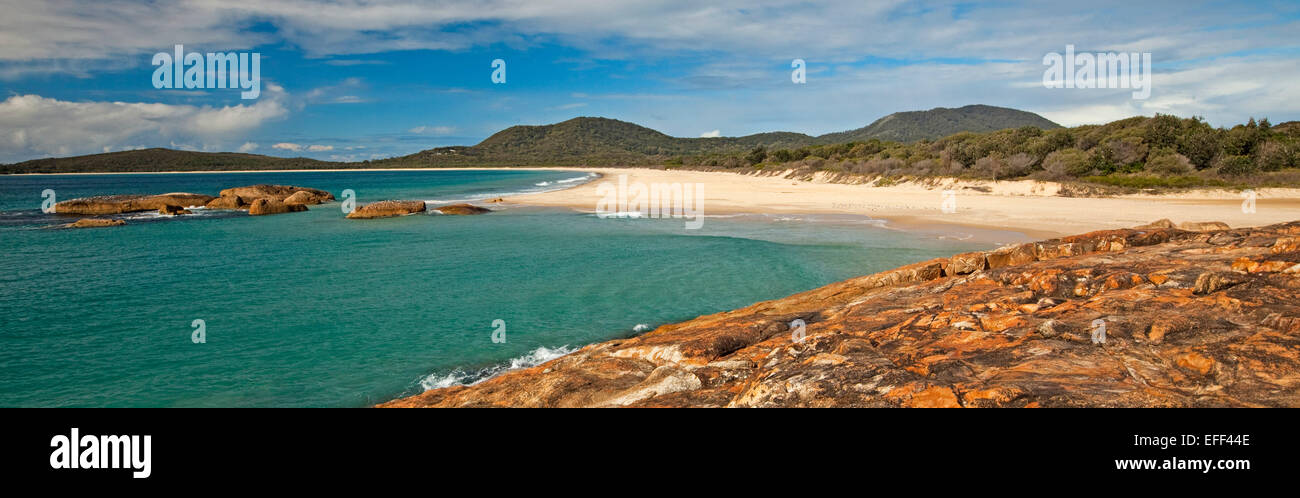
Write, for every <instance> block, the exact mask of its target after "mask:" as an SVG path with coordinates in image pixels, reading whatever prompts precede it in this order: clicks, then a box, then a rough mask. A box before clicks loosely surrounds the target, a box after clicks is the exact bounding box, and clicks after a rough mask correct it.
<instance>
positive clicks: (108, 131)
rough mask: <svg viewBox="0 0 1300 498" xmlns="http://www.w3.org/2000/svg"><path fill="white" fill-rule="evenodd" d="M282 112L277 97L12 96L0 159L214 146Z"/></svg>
mask: <svg viewBox="0 0 1300 498" xmlns="http://www.w3.org/2000/svg"><path fill="white" fill-rule="evenodd" d="M286 113H287V110H286V109H285V107H284V106H283V105H281V104H280V101H279V100H278V99H275V98H264V99H261V100H259V101H257V102H256V103H252V104H242V103H241V104H239V105H233V106H223V107H214V106H194V105H174V104H161V103H143V102H74V101H67V100H59V99H54V98H48V97H42V96H40V95H14V96H11V97H9V98H8V99H5V100H4V101H3V102H0V130H3V131H0V160H5V161H17V160H23V159H30V158H32V157H46V156H68V155H75V154H88V153H93V152H100V151H102V150H104V148H105V147H121V146H122V144H128V143H136V144H139V143H154V144H168V143H171V144H177V143H179V144H191V143H199V144H217V143H220V142H223V141H227V140H230V139H233V138H236V137H238V136H240V135H243V134H245V133H248V132H250V131H252V130H254V129H256V128H257V127H259V126H261V125H262V124H263V123H266V122H268V121H270V120H274V119H278V118H280V117H283V116H285V115H286ZM191 146H192V145H191Z"/></svg>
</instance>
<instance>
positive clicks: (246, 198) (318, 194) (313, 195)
mask: <svg viewBox="0 0 1300 498" xmlns="http://www.w3.org/2000/svg"><path fill="white" fill-rule="evenodd" d="M220 193H221V196H220V197H217V198H215V199H213V200H212V201H211V202H209V203H208V205H207V207H208V209H249V208H251V207H252V206H253V203H254V202H256V201H257V200H258V199H266V200H268V201H276V202H281V203H284V204H298V205H309V204H320V203H322V202H329V201H333V200H334V195H333V194H331V193H329V192H326V191H324V190H318V189H314V188H307V187H295V186H292V185H267V184H259V185H248V186H244V187H233V188H228V189H225V190H222V191H221V192H220ZM299 211H301V210H299Z"/></svg>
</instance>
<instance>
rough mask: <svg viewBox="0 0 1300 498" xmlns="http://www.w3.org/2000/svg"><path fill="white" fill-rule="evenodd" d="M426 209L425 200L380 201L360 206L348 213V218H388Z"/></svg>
mask: <svg viewBox="0 0 1300 498" xmlns="http://www.w3.org/2000/svg"><path fill="white" fill-rule="evenodd" d="M425 209H426V208H425V206H424V201H379V202H372V203H370V204H366V205H364V206H361V207H358V208H357V209H356V210H354V211H352V212H351V213H348V218H350V219H354V220H367V219H372V218H388V217H392V216H404V215H408V214H415V213H423V212H424V211H425Z"/></svg>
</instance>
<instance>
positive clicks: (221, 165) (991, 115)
mask: <svg viewBox="0 0 1300 498" xmlns="http://www.w3.org/2000/svg"><path fill="white" fill-rule="evenodd" d="M1024 126H1036V127H1039V128H1042V129H1054V128H1060V126H1059V125H1057V124H1056V123H1053V122H1051V121H1048V120H1046V119H1043V118H1042V117H1041V116H1038V115H1037V114H1033V113H1029V112H1024V111H1017V110H1015V109H1006V108H1001V107H992V106H966V107H962V108H959V109H942V108H939V109H933V110H929V111H918V112H903V113H895V114H891V115H889V116H886V117H884V118H881V119H879V120H877V121H876V122H875V123H872V124H871V125H870V126H867V127H865V128H860V129H857V130H850V131H845V132H840V133H831V134H827V135H822V136H820V137H812V136H809V135H805V134H802V133H793V132H768V133H757V134H753V135H746V136H743V137H716V138H681V137H672V136H669V135H665V134H663V133H660V132H658V131H656V130H652V129H650V128H646V127H644V126H640V125H637V124H634V123H628V122H626V121H619V120H616V119H608V118H599V117H580V118H574V119H570V120H568V121H564V122H560V123H555V124H548V125H540V126H512V127H510V128H506V129H504V130H501V131H499V132H497V133H495V134H493V135H492V136H490V137H488V138H487V139H486V140H483V141H482V142H480V143H478V144H477V145H472V146H454V147H438V148H434V149H428V150H423V151H420V152H417V153H414V154H410V155H406V156H401V157H394V158H389V159H382V160H378V161H365V162H361V163H340V162H329V161H318V160H314V159H307V158H279V157H272V156H262V155H257V154H241V153H233V152H217V153H212V152H191V151H178V150H171V149H145V150H134V151H124V152H110V153H105V154H92V155H86V156H75V157H65V158H48V159H35V160H31V161H26V162H21V163H16V164H9V165H0V173H71V172H105V171H139V172H149V171H214V170H266V169H329V168H398V167H406V168H439V167H455V166H502V167H508V166H575V165H591V166H611V165H624V166H638V165H655V164H665V163H675V162H676V163H679V162H681V161H682V160H684V159H685V158H690V157H700V156H718V155H735V154H745V153H748V152H750V151H752V150H754V149H756V148H759V147H762V148H764V149H766V150H780V149H799V148H802V147H809V146H813V145H818V144H834V143H848V142H860V141H866V140H869V139H873V138H874V139H879V140H894V141H900V142H909V141H915V140H918V139H919V138H938V137H943V136H947V135H951V134H953V133H957V132H962V131H970V132H982V131H992V130H1001V129H1005V128H1020V127H1024ZM918 137H919V138H918Z"/></svg>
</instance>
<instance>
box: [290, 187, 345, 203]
mask: <svg viewBox="0 0 1300 498" xmlns="http://www.w3.org/2000/svg"><path fill="white" fill-rule="evenodd" d="M332 200H334V196H333V195H330V194H329V193H326V194H325V195H320V194H317V193H313V192H308V191H306V190H299V191H297V192H294V193H293V195H290V196H289V197H285V198H284V203H285V204H304V205H306V204H312V205H314V204H320V203H322V202H326V201H332Z"/></svg>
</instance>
